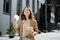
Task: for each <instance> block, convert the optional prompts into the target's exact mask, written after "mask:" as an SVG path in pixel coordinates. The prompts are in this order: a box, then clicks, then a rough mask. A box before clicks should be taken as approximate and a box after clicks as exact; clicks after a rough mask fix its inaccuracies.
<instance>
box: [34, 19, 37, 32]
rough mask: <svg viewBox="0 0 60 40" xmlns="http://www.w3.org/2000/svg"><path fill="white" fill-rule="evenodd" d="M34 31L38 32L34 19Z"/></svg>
mask: <svg viewBox="0 0 60 40" xmlns="http://www.w3.org/2000/svg"><path fill="white" fill-rule="evenodd" d="M34 31H36V32H38V24H37V21H36V20H34Z"/></svg>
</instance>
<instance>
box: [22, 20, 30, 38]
mask: <svg viewBox="0 0 60 40" xmlns="http://www.w3.org/2000/svg"><path fill="white" fill-rule="evenodd" d="M23 22H24V24H23V34H22V37H24V36H25V32H26V28H27V27H30V20H27V21H23Z"/></svg>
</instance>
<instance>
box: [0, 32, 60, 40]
mask: <svg viewBox="0 0 60 40" xmlns="http://www.w3.org/2000/svg"><path fill="white" fill-rule="evenodd" d="M0 40H19V37H17V36H16V37H14V38H12V39H10V38H9V37H0ZM35 40H60V31H59V32H58V31H56V32H48V33H41V34H38V35H36V36H35Z"/></svg>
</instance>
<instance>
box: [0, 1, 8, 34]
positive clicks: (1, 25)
mask: <svg viewBox="0 0 60 40" xmlns="http://www.w3.org/2000/svg"><path fill="white" fill-rule="evenodd" d="M8 27H9V15H4V14H3V0H0V30H1V31H2V34H6V30H7V28H8Z"/></svg>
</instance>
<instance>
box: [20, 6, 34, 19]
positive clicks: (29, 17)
mask: <svg viewBox="0 0 60 40" xmlns="http://www.w3.org/2000/svg"><path fill="white" fill-rule="evenodd" d="M25 8H28V9H29V11H30V14H29V16H28V19H30V20H32V19H35V18H34V15H33V12H32V10H31V9H30V8H29V7H25ZM25 8H24V10H25ZM24 10H23V11H22V12H21V13H20V20H26V16H25V15H24Z"/></svg>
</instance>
